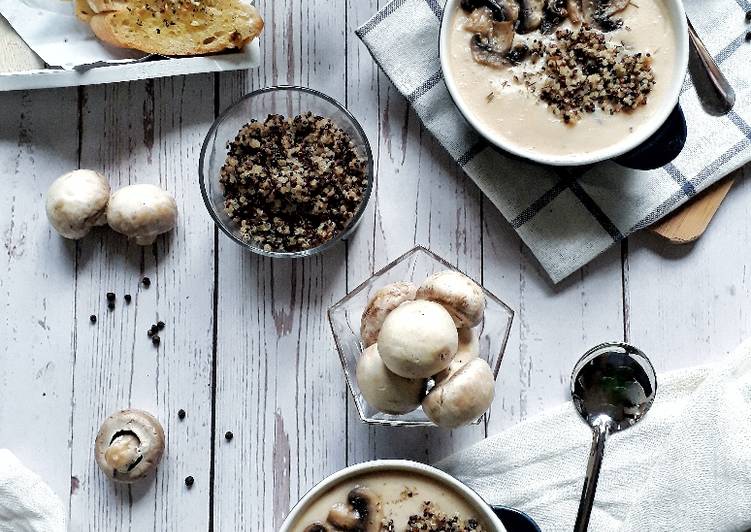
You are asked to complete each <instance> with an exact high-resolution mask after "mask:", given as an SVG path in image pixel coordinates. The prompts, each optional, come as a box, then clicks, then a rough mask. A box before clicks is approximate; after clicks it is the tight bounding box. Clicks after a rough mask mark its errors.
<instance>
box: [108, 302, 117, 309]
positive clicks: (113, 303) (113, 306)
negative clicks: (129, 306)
mask: <svg viewBox="0 0 751 532" xmlns="http://www.w3.org/2000/svg"><path fill="white" fill-rule="evenodd" d="M107 308H108V309H110V310H115V302H114V301H110V302H109V303H107Z"/></svg>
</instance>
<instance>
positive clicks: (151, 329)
mask: <svg viewBox="0 0 751 532" xmlns="http://www.w3.org/2000/svg"><path fill="white" fill-rule="evenodd" d="M158 331H159V327H157V326H156V325H152V326H151V328H150V329H149V336H154V335H155V334H156V333H157V332H158Z"/></svg>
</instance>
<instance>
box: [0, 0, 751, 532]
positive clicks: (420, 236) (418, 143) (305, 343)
mask: <svg viewBox="0 0 751 532" xmlns="http://www.w3.org/2000/svg"><path fill="white" fill-rule="evenodd" d="M383 3H384V0H381V1H377V0H357V1H356V2H354V1H353V2H347V3H346V4H345V2H342V1H341V0H340V1H337V2H331V1H329V0H261V1H260V3H259V4H260V9H261V11H262V13H263V14H264V16H265V17H266V20H267V32H266V33H265V34H264V36H263V42H262V48H263V57H264V61H263V64H262V66H261V68H260V69H259V70H257V71H253V72H250V73H239V74H238V73H235V74H226V75H216V76H215V75H202V76H195V77H190V78H174V79H167V80H159V81H146V82H140V83H130V84H119V85H110V86H106V87H90V88H83V89H66V90H50V91H38V92H25V93H4V94H0V168H2V174H3V175H2V185H3V193H2V194H0V212H2V216H0V243H1V245H0V270H1V271H2V273H1V274H0V446H1V447H8V448H10V449H11V450H12V451H13V452H14V453H16V455H17V456H18V457H19V458H20V459H21V460H22V461H23V462H24V463H25V464H26V465H27V466H29V467H30V468H32V469H33V470H35V471H37V472H39V473H40V474H41V475H43V476H44V477H45V478H46V479H47V481H48V482H49V483H50V485H51V486H52V487H53V489H54V490H55V491H56V492H57V493H58V494H59V495H60V497H62V498H63V500H64V501H65V503H66V504H68V505H69V511H70V519H71V530H72V531H84V530H85V531H97V532H98V531H102V530H109V531H112V532H117V531H126V530H127V531H138V532H142V531H147V530H153V531H159V532H161V531H173V530H174V531H178V530H179V531H186V530H190V531H193V530H216V531H221V532H228V531H261V530H264V531H270V530H275V529H276V528H277V527H278V526H279V524H280V523H281V521H282V519H283V517H284V515H285V514H286V512H287V510H288V508H289V506H290V504H293V503H294V502H295V501H297V499H298V498H299V497H300V496H301V495H302V494H303V493H304V492H305V491H306V490H307V489H308V488H309V487H311V486H312V485H313V484H314V483H316V482H317V481H318V480H320V479H322V478H323V477H324V476H326V475H328V474H329V473H332V472H334V471H336V470H338V469H340V468H342V467H344V466H346V465H347V464H353V463H356V462H360V461H363V460H367V459H371V458H376V457H379V458H385V457H405V458H414V459H417V460H422V461H428V462H430V461H434V460H436V459H439V458H441V457H444V456H446V455H448V454H449V453H451V452H452V451H454V450H457V449H460V448H462V447H464V446H466V445H469V444H471V443H473V442H476V441H478V440H480V439H481V438H483V437H485V436H486V435H487V434H493V433H496V432H498V431H501V430H503V429H504V428H507V427H509V426H510V425H512V424H514V423H517V422H518V421H520V420H522V419H524V418H527V417H529V416H531V415H534V414H536V413H538V412H540V411H542V410H543V409H545V408H547V407H550V406H552V405H554V404H556V403H559V402H561V401H563V400H565V399H566V397H567V392H566V390H567V384H568V377H569V371H570V369H571V367H572V365H573V363H574V362H575V360H576V359H577V358H578V357H579V356H580V355H581V354H582V353H583V352H584V351H585V350H586V348H588V347H590V346H592V345H594V344H596V343H598V342H600V341H603V340H610V339H616V340H622V339H625V340H627V341H630V342H632V343H635V344H637V345H639V346H640V347H641V348H642V349H644V350H645V351H646V352H647V353H648V354H649V355H650V356H651V358H652V360H653V361H654V362H655V364H656V366H657V368H658V370H660V371H664V370H668V369H673V368H679V367H685V366H691V365H696V364H700V363H705V362H710V361H712V360H717V359H718V358H719V357H721V356H722V355H723V353H725V352H727V351H729V350H731V349H732V348H733V347H734V346H735V345H736V344H738V343H739V342H740V341H741V340H742V339H743V338H744V337H745V336H747V335H749V334H750V333H751V316H750V315H749V308H751V307H749V305H748V302H749V298H750V297H751V271H749V264H750V263H751V261H750V260H749V259H750V258H751V251H750V250H751V247H750V246H751V207H750V205H751V183H749V182H747V181H746V180H743V179H741V180H739V183H738V184H737V185H736V187H735V188H734V189H733V191H732V192H731V195H730V197H729V199H728V200H727V202H726V204H725V205H724V206H723V207H722V209H721V212H720V213H719V215H718V217H717V219H716V220H715V221H714V222H713V224H712V225H711V226H710V228H709V230H708V232H707V234H706V235H705V236H704V237H703V238H702V239H701V241H699V242H698V243H697V244H696V245H694V246H688V247H674V246H672V245H669V244H665V243H663V242H661V241H659V240H657V239H656V237H654V236H651V235H648V234H642V235H637V236H636V237H634V238H631V239H629V241H628V242H624V243H623V245H622V246H620V247H617V248H615V249H613V250H611V251H610V252H608V253H606V254H605V256H603V257H601V258H600V259H598V260H596V261H595V262H594V263H592V264H591V265H590V266H588V267H586V268H584V269H583V270H582V271H581V272H579V273H577V274H575V275H574V276H573V277H572V278H570V279H569V280H567V281H566V282H564V283H563V284H562V285H561V286H558V287H552V286H551V285H550V284H549V283H548V281H547V280H546V278H545V277H544V275H543V274H541V273H540V272H539V271H538V268H537V266H536V264H535V261H534V260H533V259H532V258H531V256H530V254H529V253H528V252H527V251H526V250H525V249H524V246H523V245H522V244H521V242H520V240H519V238H518V237H517V236H516V235H515V234H514V233H513V231H512V230H511V228H510V227H509V226H508V224H506V223H505V221H504V220H503V219H502V218H501V216H500V214H499V213H498V212H497V211H496V210H495V209H494V208H493V206H492V205H490V204H489V203H488V202H487V201H486V200H484V199H483V197H482V196H481V194H480V192H479V191H478V190H477V188H476V187H475V186H474V185H473V184H472V182H471V181H469V180H468V179H467V178H466V177H465V176H464V175H463V174H462V173H461V171H460V170H459V169H458V168H457V167H456V166H455V165H454V164H453V163H452V161H450V160H449V158H448V157H447V155H446V154H445V153H444V152H443V150H442V149H441V148H440V146H438V144H437V143H436V142H435V141H434V140H433V139H432V138H431V137H430V135H428V134H427V133H426V132H425V130H424V129H423V128H422V127H421V126H420V124H419V122H418V120H417V118H416V116H415V114H414V113H413V112H411V111H410V109H409V107H408V105H407V103H406V102H405V100H404V98H402V97H401V96H400V95H399V94H398V93H397V92H396V91H395V90H394V88H393V86H392V85H391V84H390V82H389V81H388V80H387V79H386V78H385V76H383V75H382V74H381V73H380V72H379V71H378V68H377V67H376V65H375V64H374V63H373V61H372V60H371V58H370V56H369V55H368V53H367V51H366V50H365V48H364V47H363V46H362V45H361V44H360V42H359V41H358V39H357V38H356V36H355V35H354V30H355V28H356V27H357V26H358V25H360V24H362V23H363V22H364V21H365V20H367V18H368V17H369V16H370V15H372V14H373V13H374V12H375V11H376V9H377V8H378V7H379V4H383ZM280 83H293V84H301V85H306V86H310V87H313V88H316V89H319V90H323V91H325V92H327V93H328V94H331V95H332V96H334V97H336V98H338V99H339V100H341V101H343V102H346V104H347V106H348V107H349V108H350V109H351V110H352V111H353V113H354V114H355V115H356V116H357V117H358V118H359V119H360V120H361V121H362V123H363V125H364V127H365V129H366V131H367V133H368V135H369V137H370V139H371V141H372V143H373V148H374V152H375V154H376V156H377V162H376V165H377V171H378V179H377V187H376V189H375V192H374V195H373V199H372V201H371V203H370V206H369V208H368V211H367V214H366V216H365V220H364V221H363V223H362V225H361V226H360V228H359V230H358V232H357V234H356V235H355V237H354V238H353V239H352V240H350V241H349V242H348V243H347V244H344V243H342V244H341V245H340V246H338V247H337V248H336V249H334V250H333V251H332V252H330V253H327V254H326V255H325V256H322V257H315V258H311V259H308V260H304V261H299V262H284V261H271V260H267V259H261V258H258V257H255V256H252V255H249V254H247V253H244V252H243V251H242V250H240V249H239V248H238V247H237V246H236V245H235V244H234V243H232V242H230V241H229V240H228V239H226V238H225V237H224V236H223V235H222V234H219V233H218V232H217V230H216V229H215V228H214V226H213V224H212V222H211V220H210V218H209V216H208V214H207V213H206V211H205V209H204V206H203V203H202V200H201V196H200V192H199V188H198V179H197V166H198V155H199V150H200V145H201V142H202V140H203V137H204V135H205V133H206V132H207V130H208V128H209V126H210V124H211V122H212V121H213V119H214V117H215V115H216V114H217V112H219V111H221V110H222V109H224V108H225V107H227V106H228V105H229V104H231V103H232V102H233V101H235V100H236V99H238V98H239V97H240V96H241V95H242V94H244V93H245V92H247V91H249V90H251V89H255V88H259V87H262V86H267V85H273V84H280ZM78 167H86V168H93V169H96V170H100V171H103V172H104V173H105V174H106V175H107V176H108V177H109V179H110V180H111V182H112V184H113V187H118V186H121V185H125V184H128V183H134V182H153V183H159V184H161V185H162V186H164V187H166V188H167V189H169V190H170V191H172V192H173V193H174V194H175V195H176V196H177V198H178V203H179V207H180V209H181V220H180V225H179V227H178V229H177V230H176V231H175V232H174V234H173V235H171V236H170V237H167V238H164V239H160V240H159V242H158V243H157V245H156V246H154V247H153V248H148V249H141V248H139V247H137V246H135V245H129V244H128V243H127V242H126V241H125V240H124V239H123V238H121V237H119V236H117V235H114V234H112V233H109V232H107V231H104V230H102V231H98V232H96V233H95V234H93V235H90V236H89V237H88V238H86V239H85V240H82V241H80V242H78V243H74V242H68V241H64V240H63V239H61V238H59V237H58V236H57V235H56V234H55V233H54V232H52V231H51V230H50V228H49V226H48V224H47V220H46V218H45V214H44V208H43V196H44V193H45V190H46V188H47V186H48V185H49V183H50V182H51V181H52V180H53V179H54V178H56V177H57V176H58V175H60V174H62V173H64V172H66V171H69V170H71V169H74V168H78ZM746 173H747V174H749V173H750V172H749V169H748V168H747V169H746ZM417 243H419V244H423V245H425V246H428V247H430V248H431V249H432V250H433V251H435V252H436V253H438V254H440V255H442V256H443V257H445V258H447V259H448V260H449V261H452V262H453V263H455V264H456V265H457V266H458V267H459V268H461V269H464V270H465V271H467V272H468V273H469V274H471V275H473V276H475V277H476V278H478V279H482V280H483V282H484V284H485V286H486V287H488V288H489V289H490V290H492V291H494V292H495V293H496V294H497V295H499V296H500V297H501V298H503V299H504V300H505V301H506V302H508V303H509V304H510V305H511V306H512V307H513V308H514V309H515V310H516V319H515V323H514V328H513V334H512V338H511V341H510V344H509V348H508V351H507V353H506V356H505V359H504V363H503V366H502V372H501V377H500V380H499V383H498V397H497V399H496V402H495V406H494V408H493V411H492V416H491V418H490V423H489V426H487V427H474V428H468V429H464V430H458V431H455V432H452V433H448V432H442V431H438V430H393V429H385V428H379V429H375V428H369V427H366V426H363V425H361V424H360V423H359V422H358V420H357V417H356V413H355V411H354V408H353V404H352V402H351V400H350V398H349V396H348V394H347V391H346V388H345V384H344V379H343V378H342V374H341V370H340V366H339V362H338V358H337V356H336V354H335V352H334V346H333V341H332V338H331V334H330V331H329V326H328V323H327V321H326V317H325V311H326V309H327V307H328V306H329V305H331V304H332V303H334V302H335V301H337V300H338V299H339V298H341V297H342V296H343V295H344V294H346V293H347V291H348V289H351V288H353V287H355V286H356V285H358V284H359V283H360V282H362V281H363V280H364V279H366V278H367V277H368V275H369V274H371V273H372V272H373V271H374V270H377V269H379V268H381V267H382V266H384V265H385V264H386V263H388V262H389V261H391V260H393V259H394V258H396V257H397V256H399V255H400V254H402V253H403V252H405V251H407V250H408V249H410V248H411V247H412V246H413V245H414V244H417ZM143 276H149V277H150V278H151V280H152V286H151V288H150V289H144V288H143V287H139V281H140V279H141V278H142V277H143ZM108 291H113V292H116V293H117V294H118V305H117V308H116V309H115V310H114V311H113V312H108V311H107V308H106V301H105V293H106V292H108ZM126 293H130V294H132V295H133V302H132V304H131V305H129V306H127V305H125V304H124V302H123V299H122V296H123V295H124V294H126ZM92 313H93V314H97V315H98V317H99V320H98V322H97V323H96V324H95V325H92V324H91V323H90V322H89V315H90V314H92ZM157 318H158V319H161V320H163V321H165V322H166V324H167V328H166V329H165V330H164V331H163V333H162V339H163V341H162V344H161V346H160V347H159V349H155V348H154V347H153V346H152V345H151V343H150V342H149V339H148V337H147V336H146V330H147V329H148V327H149V326H150V325H151V323H154V322H155V321H156V319H157ZM124 407H135V408H143V409H146V410H149V411H151V412H153V413H155V414H156V415H157V416H158V417H159V418H160V420H161V421H162V422H163V424H164V426H165V429H166V432H167V455H166V458H165V460H164V461H163V463H162V466H161V467H160V469H159V473H158V475H157V477H156V479H155V480H152V481H150V482H146V483H144V484H139V485H136V486H133V487H130V488H129V487H122V486H115V485H113V484H112V483H110V482H109V481H107V480H106V479H105V478H104V476H103V475H102V474H101V472H100V471H99V470H98V469H97V466H96V465H95V462H94V459H93V454H92V445H93V440H94V436H95V434H96V432H97V430H98V428H99V425H100V423H101V421H102V420H103V419H104V418H105V417H106V416H107V415H109V414H110V413H111V412H113V411H115V410H117V409H120V408H124ZM181 408H183V409H185V410H186V412H187V417H186V419H185V420H184V421H180V420H179V419H178V416H177V412H178V410H179V409H181ZM228 430H231V431H232V432H234V434H235V438H234V440H233V441H232V442H229V443H228V442H226V441H225V439H224V433H225V432H226V431H228ZM187 475H192V476H193V477H195V479H196V483H195V485H194V486H193V488H192V489H190V490H188V489H187V488H186V487H185V485H184V483H183V479H184V478H185V477H186V476H187Z"/></svg>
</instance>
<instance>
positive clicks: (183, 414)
mask: <svg viewBox="0 0 751 532" xmlns="http://www.w3.org/2000/svg"><path fill="white" fill-rule="evenodd" d="M177 417H179V418H180V420H183V419H185V410H183V409H182V408H181V409H180V410H178V411H177Z"/></svg>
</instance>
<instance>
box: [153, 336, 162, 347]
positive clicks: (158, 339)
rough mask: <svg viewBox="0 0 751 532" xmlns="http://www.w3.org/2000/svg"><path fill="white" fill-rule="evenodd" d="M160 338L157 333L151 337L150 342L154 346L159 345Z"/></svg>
mask: <svg viewBox="0 0 751 532" xmlns="http://www.w3.org/2000/svg"><path fill="white" fill-rule="evenodd" d="M161 341H162V339H161V338H159V335H158V334H155V335H154V336H152V337H151V343H152V344H154V346H155V347H159V344H160V343H161Z"/></svg>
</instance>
